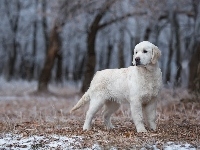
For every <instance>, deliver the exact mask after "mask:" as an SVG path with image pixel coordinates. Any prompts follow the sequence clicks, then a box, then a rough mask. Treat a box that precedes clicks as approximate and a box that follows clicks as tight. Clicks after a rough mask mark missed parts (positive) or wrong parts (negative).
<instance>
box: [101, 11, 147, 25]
mask: <svg viewBox="0 0 200 150" xmlns="http://www.w3.org/2000/svg"><path fill="white" fill-rule="evenodd" d="M146 14H147V12H133V13H128V14H126V15H124V16H121V17H118V18H115V19H113V20H110V21H108V22H105V23H103V24H101V25H99V26H98V28H99V29H101V28H104V27H106V26H108V25H110V24H112V23H115V22H117V21H121V20H124V19H126V18H129V17H133V16H143V15H146Z"/></svg>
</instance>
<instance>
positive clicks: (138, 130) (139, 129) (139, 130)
mask: <svg viewBox="0 0 200 150" xmlns="http://www.w3.org/2000/svg"><path fill="white" fill-rule="evenodd" d="M137 132H147V130H146V129H145V128H144V127H141V128H137Z"/></svg>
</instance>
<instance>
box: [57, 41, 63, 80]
mask: <svg viewBox="0 0 200 150" xmlns="http://www.w3.org/2000/svg"><path fill="white" fill-rule="evenodd" d="M59 41H61V40H59ZM59 47H60V45H59ZM62 61H63V57H62V52H61V50H60V51H59V52H58V53H57V67H56V81H57V82H59V83H61V82H62Z"/></svg>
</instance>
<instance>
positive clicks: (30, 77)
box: [28, 0, 38, 81]
mask: <svg viewBox="0 0 200 150" xmlns="http://www.w3.org/2000/svg"><path fill="white" fill-rule="evenodd" d="M37 5H38V0H36V2H35V11H36V10H37ZM32 44H33V45H32V58H33V61H32V62H31V68H30V76H29V77H28V80H29V81H30V80H31V79H33V78H34V76H35V63H36V57H35V56H36V49H37V19H35V20H34V22H33V43H32Z"/></svg>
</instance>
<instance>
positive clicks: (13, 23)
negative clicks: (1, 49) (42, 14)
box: [4, 0, 21, 80]
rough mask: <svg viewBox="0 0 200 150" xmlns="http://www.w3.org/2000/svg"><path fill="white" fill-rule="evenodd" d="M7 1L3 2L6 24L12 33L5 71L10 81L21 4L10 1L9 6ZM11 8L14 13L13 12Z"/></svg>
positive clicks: (13, 67)
mask: <svg viewBox="0 0 200 150" xmlns="http://www.w3.org/2000/svg"><path fill="white" fill-rule="evenodd" d="M9 3H10V1H9V0H4V4H5V8H6V9H5V10H6V15H7V17H8V22H9V25H10V29H11V32H12V45H11V46H10V47H9V50H8V71H7V80H10V79H11V77H13V76H14V71H15V64H16V58H17V48H18V46H19V45H18V43H17V33H18V28H19V18H20V11H21V3H20V1H19V0H16V1H12V4H9ZM13 7H14V9H15V11H13Z"/></svg>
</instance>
